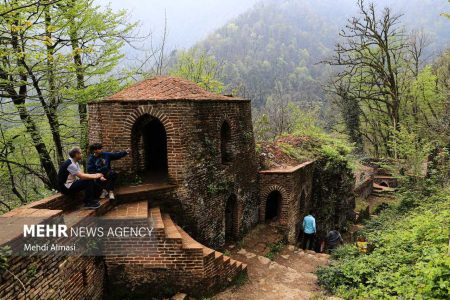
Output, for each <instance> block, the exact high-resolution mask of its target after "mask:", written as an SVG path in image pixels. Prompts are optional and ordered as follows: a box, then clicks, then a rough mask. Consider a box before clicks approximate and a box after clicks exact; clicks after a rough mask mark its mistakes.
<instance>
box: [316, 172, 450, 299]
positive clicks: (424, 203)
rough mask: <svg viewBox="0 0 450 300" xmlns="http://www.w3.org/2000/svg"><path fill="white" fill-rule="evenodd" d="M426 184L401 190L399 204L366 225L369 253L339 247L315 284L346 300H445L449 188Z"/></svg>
mask: <svg viewBox="0 0 450 300" xmlns="http://www.w3.org/2000/svg"><path fill="white" fill-rule="evenodd" d="M425 186H426V187H425V188H424V189H423V190H419V191H411V190H410V191H405V192H403V193H402V194H401V196H400V198H401V201H400V204H398V205H396V206H393V207H391V208H388V209H386V210H384V211H383V212H382V213H381V214H380V216H379V217H377V218H375V219H373V220H370V221H368V222H367V224H366V227H365V229H364V230H363V231H362V232H361V234H362V235H364V236H366V237H367V238H368V241H369V243H370V245H371V247H373V251H372V252H370V253H369V254H360V253H359V252H358V251H357V248H356V246H355V245H352V244H349V245H346V246H344V247H342V248H340V249H338V250H337V251H336V253H335V254H334V257H335V259H336V260H334V261H333V262H332V263H331V265H330V266H329V267H326V268H323V269H321V270H320V271H319V272H318V275H319V281H320V283H321V284H322V285H323V286H324V287H325V288H327V289H328V290H329V291H331V292H333V293H336V294H338V295H340V296H342V297H344V298H346V299H348V298H353V299H355V298H357V299H366V298H370V299H399V298H401V299H448V297H449V295H450V256H449V255H448V251H449V249H448V247H449V246H448V232H449V229H450V188H449V187H448V186H447V187H446V188H445V189H442V187H441V186H436V185H434V184H433V183H432V182H429V181H428V182H426V183H425Z"/></svg>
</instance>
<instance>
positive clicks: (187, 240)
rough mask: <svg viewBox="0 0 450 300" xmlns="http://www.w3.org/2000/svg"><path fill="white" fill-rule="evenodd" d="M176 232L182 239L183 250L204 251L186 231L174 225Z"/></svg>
mask: <svg viewBox="0 0 450 300" xmlns="http://www.w3.org/2000/svg"><path fill="white" fill-rule="evenodd" d="M176 227H177V230H178V232H179V233H180V236H181V238H182V242H183V248H184V249H201V250H202V251H204V248H206V247H205V246H203V245H202V244H200V243H199V242H197V241H196V240H194V239H193V238H192V237H191V236H190V235H189V234H188V233H187V232H186V231H184V230H183V228H181V227H180V226H178V225H176Z"/></svg>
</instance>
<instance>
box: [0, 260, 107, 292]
mask: <svg viewBox="0 0 450 300" xmlns="http://www.w3.org/2000/svg"><path fill="white" fill-rule="evenodd" d="M9 265H10V267H9V268H8V270H9V271H10V272H11V273H13V274H14V275H15V276H17V277H18V278H19V279H20V281H22V282H23V284H24V285H25V288H26V290H24V289H23V288H22V285H21V284H20V283H19V281H18V280H17V279H16V278H14V277H13V276H12V275H11V274H10V273H6V272H5V273H3V274H2V275H1V276H0V299H8V300H9V299H102V297H103V279H104V265H103V262H102V261H101V260H99V259H97V258H95V257H61V256H45V257H42V256H39V257H14V258H12V259H11V261H10V262H9Z"/></svg>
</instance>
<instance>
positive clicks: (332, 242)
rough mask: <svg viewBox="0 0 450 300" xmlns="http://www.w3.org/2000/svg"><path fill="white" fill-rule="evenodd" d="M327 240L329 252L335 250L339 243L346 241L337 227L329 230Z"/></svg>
mask: <svg viewBox="0 0 450 300" xmlns="http://www.w3.org/2000/svg"><path fill="white" fill-rule="evenodd" d="M326 240H327V249H328V251H329V252H331V251H333V250H334V249H336V248H337V247H338V246H339V245H341V244H343V243H344V240H343V239H342V236H341V234H340V233H339V231H338V229H337V228H336V229H334V230H331V231H330V232H328V234H327V237H326Z"/></svg>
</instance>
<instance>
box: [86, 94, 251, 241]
mask: <svg viewBox="0 0 450 300" xmlns="http://www.w3.org/2000/svg"><path fill="white" fill-rule="evenodd" d="M91 112H92V114H91ZM89 113H90V120H89V122H90V124H89V129H90V130H91V131H92V132H91V134H90V142H91V143H92V142H102V143H103V145H104V147H105V149H109V150H122V149H127V148H131V146H132V139H131V135H132V134H131V132H132V128H133V125H134V124H135V123H136V121H137V120H138V119H139V118H140V117H141V116H143V115H146V114H149V115H151V116H154V117H156V118H158V119H159V120H160V121H161V122H162V123H163V125H164V127H165V129H166V133H167V150H168V173H169V174H168V175H169V181H170V182H171V183H174V184H176V185H177V188H176V190H175V195H176V196H175V197H176V198H177V201H179V202H180V203H181V205H182V209H183V214H184V215H183V216H182V217H180V216H176V217H175V218H176V219H181V220H183V223H182V224H181V225H183V227H184V228H186V230H187V231H188V232H189V233H190V234H192V235H193V236H194V237H195V238H196V239H197V240H198V241H199V242H202V243H205V244H207V245H209V246H221V245H223V243H224V241H225V206H226V202H227V200H228V199H229V198H230V196H231V195H233V194H234V195H236V197H237V202H238V220H239V222H238V228H237V229H236V231H237V232H239V233H240V234H242V233H243V232H245V231H247V230H248V229H249V228H250V227H251V226H252V225H254V224H255V223H256V222H257V220H258V210H257V208H258V199H257V188H258V187H257V164H256V158H255V157H256V155H255V143H254V137H253V128H252V123H251V107H250V102H249V101H243V100H235V101H231V100H230V101H224V100H222V101H174V100H171V101H139V102H138V101H134V102H133V101H117V102H105V103H102V104H100V103H95V104H90V105H89ZM224 121H227V122H228V124H229V125H230V127H231V141H230V147H229V148H230V150H231V154H232V160H231V162H230V163H228V164H222V161H221V155H220V129H221V126H222V124H223V122H224ZM135 155H136V154H135V153H131V155H129V156H128V157H125V158H124V159H122V160H120V161H118V162H115V164H114V165H113V167H114V168H115V169H116V170H119V171H122V172H127V173H133V172H135V171H136V170H134V169H133V156H135Z"/></svg>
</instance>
